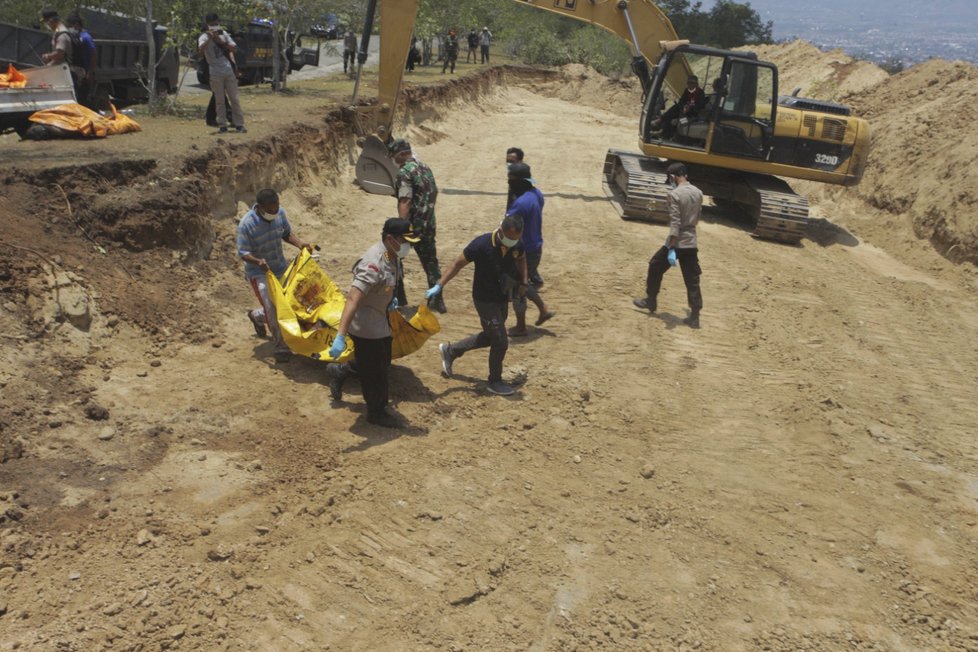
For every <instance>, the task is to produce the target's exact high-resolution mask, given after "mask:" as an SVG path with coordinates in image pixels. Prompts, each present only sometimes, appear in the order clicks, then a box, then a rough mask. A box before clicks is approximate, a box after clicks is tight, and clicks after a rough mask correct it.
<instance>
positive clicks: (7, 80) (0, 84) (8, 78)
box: [0, 63, 27, 88]
mask: <svg viewBox="0 0 978 652" xmlns="http://www.w3.org/2000/svg"><path fill="white" fill-rule="evenodd" d="M25 86H27V77H24V75H22V74H21V73H20V72H19V71H18V70H17V69H16V68H14V64H12V63H10V64H7V72H5V73H2V74H0V88H24V87H25Z"/></svg>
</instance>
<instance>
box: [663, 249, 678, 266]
mask: <svg viewBox="0 0 978 652" xmlns="http://www.w3.org/2000/svg"><path fill="white" fill-rule="evenodd" d="M666 260H668V261H669V265H670V266H672V267H675V266H676V262H677V261H676V250H675V249H670V250H669V255H667V256H666Z"/></svg>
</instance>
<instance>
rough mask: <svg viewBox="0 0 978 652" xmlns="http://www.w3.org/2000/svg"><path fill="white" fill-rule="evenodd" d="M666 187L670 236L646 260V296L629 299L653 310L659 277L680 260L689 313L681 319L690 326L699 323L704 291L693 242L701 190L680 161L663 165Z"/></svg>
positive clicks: (643, 308) (701, 204)
mask: <svg viewBox="0 0 978 652" xmlns="http://www.w3.org/2000/svg"><path fill="white" fill-rule="evenodd" d="M666 172H667V173H668V180H669V185H670V186H672V190H670V191H669V195H668V198H667V203H668V206H669V236H668V237H667V238H666V244H665V246H663V247H660V248H659V250H658V251H656V252H655V254H653V256H652V258H651V260H649V272H648V275H647V276H646V279H645V296H644V297H642V298H639V299H634V300H632V303H633V304H635V306H636V307H638V308H641V309H642V310H648V311H649V312H655V310H656V307H657V304H656V298H657V297H658V295H659V287H660V286H661V285H662V277H663V275H664V274H665V273H666V272H667V271H668V270H669V268H670V267H674V266H675V265H676V263H677V262H678V263H679V269H680V270H682V273H683V281H684V282H685V283H686V299H687V301H688V302H689V316H688V317H687V318H686V319H684V320H683V323H684V324H686V325H688V326H690V327H691V328H699V327H700V310H702V309H703V294H702V292H701V291H700V274H701V273H702V270H701V269H700V262H699V256H698V252H699V250H698V248H697V243H696V224H697V222H699V219H700V213H701V212H702V211H703V193H702V191H700V189H699V188H697V187H696V186H694V185H693V184H691V183H690V182H689V177H688V175H689V173H688V172H687V170H686V166H685V165H684V164H682V163H673V164H672V165H670V166H669V167H668V168H666Z"/></svg>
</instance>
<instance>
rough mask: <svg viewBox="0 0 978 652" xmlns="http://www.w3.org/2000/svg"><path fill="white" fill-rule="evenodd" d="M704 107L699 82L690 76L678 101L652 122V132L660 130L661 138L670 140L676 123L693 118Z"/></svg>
mask: <svg viewBox="0 0 978 652" xmlns="http://www.w3.org/2000/svg"><path fill="white" fill-rule="evenodd" d="M705 106H706V94H705V93H704V92H703V89H702V88H700V80H699V78H698V77H697V76H696V75H690V76H689V77H688V78H687V79H686V90H684V91H683V94H682V95H681V96H680V98H679V101H678V102H676V103H675V104H673V105H672V106H671V107H669V110H668V111H666V112H665V113H663V114H662V115H661V116H659V118H658V119H656V120H654V121H653V122H652V130H653V131H658V130H659V129H662V134H663V137H664V138H670V137H671V136H672V135H673V134H674V133H675V132H676V122H677V121H678V120H679V119H680V118H690V119H692V118H695V117H696V114H698V113H699V112H700V111H701V110H702V109H703V107H705Z"/></svg>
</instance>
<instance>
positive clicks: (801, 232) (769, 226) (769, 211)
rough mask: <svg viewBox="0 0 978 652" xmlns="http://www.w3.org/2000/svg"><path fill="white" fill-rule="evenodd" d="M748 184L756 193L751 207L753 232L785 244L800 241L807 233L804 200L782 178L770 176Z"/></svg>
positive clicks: (806, 203) (806, 214) (806, 205)
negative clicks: (759, 181) (761, 180)
mask: <svg viewBox="0 0 978 652" xmlns="http://www.w3.org/2000/svg"><path fill="white" fill-rule="evenodd" d="M751 186H752V187H753V190H754V191H755V192H756V193H757V204H755V205H754V206H752V207H751V208H752V213H753V217H754V232H753V235H754V236H755V237H757V238H762V239H764V240H774V241H776V242H784V243H786V244H798V243H799V242H801V239H802V238H804V237H805V235H806V234H807V233H808V226H809V222H810V220H809V218H808V200H807V199H805V198H804V197H801V196H800V195H796V194H795V193H794V191H792V190H791V187H790V186H788V184H787V183H785V182H784V181H781V180H780V179H776V178H773V177H768V178H766V179H764V183H761V184H753V183H752V184H751ZM772 186H773V187H772Z"/></svg>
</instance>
